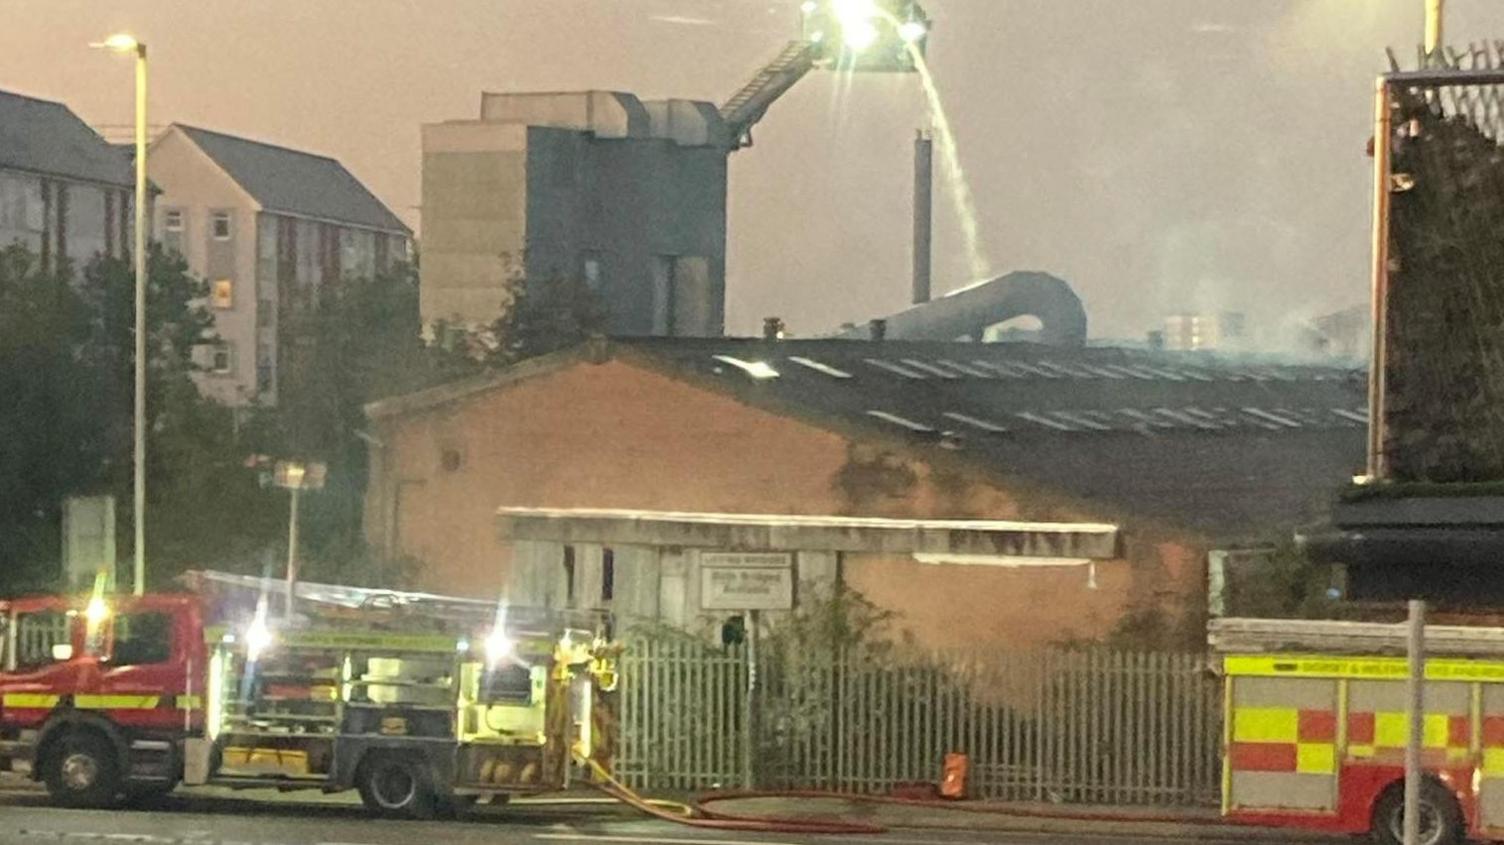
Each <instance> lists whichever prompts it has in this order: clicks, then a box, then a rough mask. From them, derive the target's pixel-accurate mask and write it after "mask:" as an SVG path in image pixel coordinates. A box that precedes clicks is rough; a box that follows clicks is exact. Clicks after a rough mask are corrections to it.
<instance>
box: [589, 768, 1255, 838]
mask: <svg viewBox="0 0 1504 845" xmlns="http://www.w3.org/2000/svg"><path fill="white" fill-rule="evenodd" d="M589 766H590V769H591V771H592V772H594V774H595V776H596V778H597V780H596V781H595V782H594V783H593V785H594V786H595V787H596V788H597V789H600V790H601V791H602V792H604V793H606V794H607V795H609V796H611V797H612V798H615V799H616V800H618V801H621V802H622V803H624V804H627V805H628V806H631V807H634V808H636V809H638V810H640V811H642V812H644V813H646V814H648V815H650V816H653V817H655V818H659V819H663V820H664V821H670V822H675V823H677V824H683V825H688V826H690V827H700V828H708V829H713V830H741V831H757V832H764V833H810V834H820V833H830V834H848V835H851V834H877V833H886V832H887V831H888V829H887V828H886V827H883V826H881V825H876V824H871V823H868V822H857V821H848V820H834V819H832V820H823V819H790V818H776V817H766V816H737V815H731V814H728V813H720V812H716V811H713V810H709V809H707V808H706V806H705V805H707V804H711V803H714V802H717V801H730V800H748V799H758V798H763V799H789V798H794V799H811V800H836V801H847V802H859V803H864V804H880V805H890V806H902V807H917V808H924V809H935V810H951V811H956V812H965V813H980V814H986V815H997V816H1007V817H1012V818H1027V819H1045V820H1052V821H1079V822H1107V823H1140V824H1182V825H1198V826H1206V827H1219V826H1235V825H1237V822H1231V821H1228V820H1227V819H1223V818H1208V817H1204V816H1194V815H1174V814H1168V813H1165V814H1143V813H1093V812H1078V811H1070V810H1051V809H1042V808H1030V807H1018V806H1000V805H997V804H976V803H967V802H963V801H956V800H952V799H938V798H903V797H898V796H888V795H862V794H848V793H842V792H827V791H822V790H765V791H751V790H745V791H723V792H713V793H709V794H707V795H703V796H700V797H699V798H697V799H696V800H695V801H694V802H693V803H692V804H684V803H680V802H677V801H664V800H660V799H649V798H644V797H642V796H640V795H638V794H637V793H636V792H634V791H633V790H632V789H631V788H630V787H628V786H626V785H625V784H623V783H622V782H621V781H619V780H617V779H616V778H615V777H614V776H612V775H611V773H610V772H608V771H606V769H605V768H604V767H603V766H601V765H600V764H599V763H596V762H595V761H589Z"/></svg>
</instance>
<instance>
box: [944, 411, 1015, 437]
mask: <svg viewBox="0 0 1504 845" xmlns="http://www.w3.org/2000/svg"><path fill="white" fill-rule="evenodd" d="M942 416H944V417H945V418H946V419H951V420H955V421H956V422H959V423H965V424H967V425H969V426H971V427H972V428H979V429H981V430H983V431H990V432H992V433H993V434H1003V433H1005V432H1007V430H1008V427H1007V426H1005V425H999V424H998V423H995V422H991V421H989V420H984V419H982V418H980V417H973V416H971V415H970V414H960V413H956V412H955V411H946V412H945V413H944V414H943V415H942Z"/></svg>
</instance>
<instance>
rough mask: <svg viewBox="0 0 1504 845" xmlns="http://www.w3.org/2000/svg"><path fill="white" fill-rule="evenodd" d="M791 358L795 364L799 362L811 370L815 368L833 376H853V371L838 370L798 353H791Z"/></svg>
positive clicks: (816, 370)
mask: <svg viewBox="0 0 1504 845" xmlns="http://www.w3.org/2000/svg"><path fill="white" fill-rule="evenodd" d="M789 360H790V361H793V362H794V363H795V364H798V365H799V366H801V367H807V368H809V369H811V370H814V371H815V372H817V373H824V374H825V375H828V376H830V377H831V378H852V375H851V373H848V372H846V371H845V370H838V369H836V368H835V367H832V366H830V365H829V364H822V363H820V362H819V361H816V360H814V359H812V358H801V357H799V356H797V355H790V356H789Z"/></svg>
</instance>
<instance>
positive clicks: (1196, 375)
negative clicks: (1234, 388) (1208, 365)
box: [1175, 367, 1216, 381]
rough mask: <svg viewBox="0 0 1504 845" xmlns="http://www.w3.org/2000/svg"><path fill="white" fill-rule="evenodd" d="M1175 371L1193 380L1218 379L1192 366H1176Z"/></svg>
mask: <svg viewBox="0 0 1504 845" xmlns="http://www.w3.org/2000/svg"><path fill="white" fill-rule="evenodd" d="M1175 372H1177V373H1179V374H1181V375H1182V376H1184V377H1186V378H1188V379H1191V380H1192V381H1216V379H1214V378H1212V377H1211V376H1209V375H1207V374H1206V373H1204V372H1202V371H1201V370H1197V369H1194V368H1192V367H1176V368H1175Z"/></svg>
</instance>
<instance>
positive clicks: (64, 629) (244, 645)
mask: <svg viewBox="0 0 1504 845" xmlns="http://www.w3.org/2000/svg"><path fill="white" fill-rule="evenodd" d="M188 580H189V584H190V588H191V591H189V592H184V593H178V594H158V595H145V596H104V595H98V594H96V595H94V596H91V597H85V598H75V597H64V596H51V597H42V598H33V599H24V600H18V601H13V602H10V603H4V604H0V771H12V772H20V773H24V774H29V775H30V776H31V777H32V778H34V779H36V780H39V781H41V782H42V783H44V784H45V785H46V787H47V790H48V792H49V793H50V794H51V796H52V798H53V799H54V800H55V801H57V802H59V803H62V804H65V805H69V806H92V807H100V806H109V805H112V804H115V803H116V802H119V801H121V800H122V799H124V800H126V801H130V800H141V799H145V798H150V797H152V796H154V795H160V794H163V793H166V792H168V791H170V790H172V789H173V788H175V787H176V786H177V785H178V784H179V783H187V784H217V785H224V786H230V787H244V788H254V787H273V788H278V789H283V790H288V789H319V790H323V791H326V792H335V791H340V790H346V789H356V790H358V791H359V792H360V795H361V798H362V799H363V801H364V802H365V804H366V806H367V807H368V808H370V809H371V810H373V811H376V812H379V813H382V814H385V815H393V816H406V817H417V818H422V817H429V816H432V815H435V814H437V813H441V812H445V811H448V810H455V809H458V808H461V807H463V806H465V805H466V804H468V803H470V802H473V801H474V800H476V799H478V798H480V797H483V796H486V795H497V796H507V795H511V794H516V793H529V792H540V791H545V790H550V789H558V788H561V787H562V786H565V785H567V783H568V781H569V779H570V778H571V776H572V774H573V773H574V771H575V767H576V764H583V763H587V762H588V761H594V762H595V763H597V764H600V765H602V766H604V767H606V768H609V763H610V757H611V753H612V747H613V743H614V725H615V719H614V718H613V715H612V703H613V699H614V696H613V695H612V693H613V692H614V690H615V688H616V683H617V676H616V669H615V666H616V659H615V658H616V655H617V653H618V649H617V647H616V646H615V645H614V644H613V643H612V642H611V641H610V639H609V637H610V630H609V619H608V618H607V617H605V616H604V615H601V614H594V613H588V614H587V613H577V614H559V613H551V612H542V611H533V610H525V609H521V608H507V607H504V606H498V605H497V604H495V603H491V602H477V601H470V600H464V599H449V598H444V597H440V596H433V595H428V594H419V593H399V592H393V591H385V590H365V589H356V588H349V587H337V586H332V585H322V584H310V583H303V584H299V585H298V586H297V589H296V593H295V601H294V602H293V608H294V612H293V613H287V612H286V611H285V599H284V595H285V594H283V593H282V592H281V590H282V587H281V585H280V584H279V585H275V586H272V585H271V582H267V581H264V580H263V579H259V578H245V577H242V576H235V575H228V574H224V573H213V572H201V573H193V574H192V575H191V576H190V577H189V579H188ZM279 600H280V602H281V603H280V604H279ZM279 607H281V608H283V609H282V610H278V609H277V608H279ZM587 771H588V769H587Z"/></svg>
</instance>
